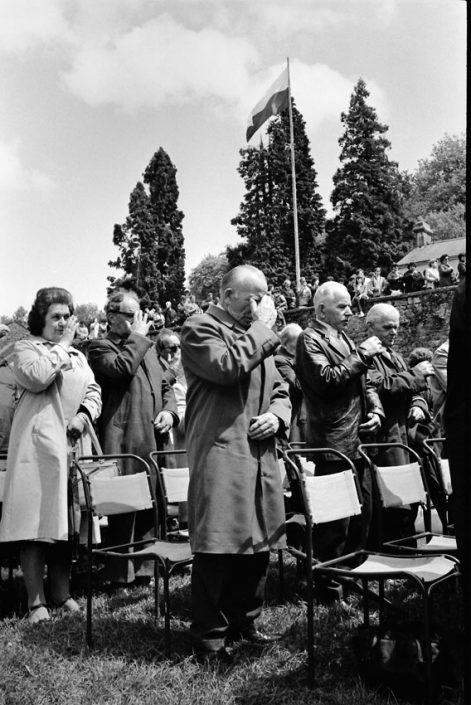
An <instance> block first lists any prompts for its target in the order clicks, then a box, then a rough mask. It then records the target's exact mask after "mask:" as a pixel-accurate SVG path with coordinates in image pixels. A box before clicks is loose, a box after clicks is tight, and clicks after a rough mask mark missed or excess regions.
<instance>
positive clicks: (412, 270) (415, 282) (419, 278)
mask: <svg viewBox="0 0 471 705" xmlns="http://www.w3.org/2000/svg"><path fill="white" fill-rule="evenodd" d="M402 281H403V283H404V291H405V293H406V294H410V293H412V292H413V291H420V290H421V289H423V286H424V277H423V275H422V274H421V273H420V272H419V270H418V269H417V267H416V264H415V262H409V264H408V265H407V271H406V272H405V273H404V276H403V277H402Z"/></svg>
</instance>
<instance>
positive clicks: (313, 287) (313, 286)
mask: <svg viewBox="0 0 471 705" xmlns="http://www.w3.org/2000/svg"><path fill="white" fill-rule="evenodd" d="M319 281H320V277H319V275H318V274H317V273H315V274H313V275H312V284H311V300H310V302H309V306H312V302H313V299H314V294H315V293H316V291H317V289H318V287H319Z"/></svg>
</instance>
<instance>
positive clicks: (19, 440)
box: [0, 287, 101, 623]
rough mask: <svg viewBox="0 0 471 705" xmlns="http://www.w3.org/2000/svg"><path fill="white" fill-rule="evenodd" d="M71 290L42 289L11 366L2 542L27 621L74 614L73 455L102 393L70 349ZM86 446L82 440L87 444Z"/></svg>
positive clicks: (73, 326) (81, 451)
mask: <svg viewBox="0 0 471 705" xmlns="http://www.w3.org/2000/svg"><path fill="white" fill-rule="evenodd" d="M73 313H74V305H73V301H72V296H71V294H70V293H69V292H68V291H67V290H66V289H61V288H59V287H48V288H44V289H40V290H39V291H38V293H37V294H36V298H35V301H34V303H33V306H32V309H31V311H30V313H29V316H28V329H29V331H30V333H31V334H32V335H33V336H34V337H33V338H31V339H29V340H20V341H19V342H17V343H15V345H14V348H13V352H12V353H11V355H10V357H9V363H10V365H11V369H12V370H13V374H14V378H15V383H16V385H17V387H18V390H19V401H18V405H17V407H16V410H15V414H14V417H13V422H12V427H11V434H10V441H9V446H8V461H7V472H6V478H5V494H4V499H3V514H2V520H1V522H0V541H2V542H3V541H6V542H11V541H14V542H18V544H19V546H20V560H21V569H22V572H23V578H24V581H25V586H26V592H27V595H28V608H29V613H28V621H29V622H32V623H36V622H42V621H44V620H48V619H50V614H49V610H48V605H47V602H46V595H45V590H44V568H45V565H46V563H47V566H48V580H49V590H50V599H51V602H52V605H53V606H56V607H60V608H62V609H63V610H65V611H68V612H76V611H78V609H79V606H78V604H77V603H76V602H75V600H74V599H72V597H71V596H70V592H69V574H70V566H71V545H70V543H69V540H68V539H69V521H68V477H69V466H68V453H69V452H70V450H71V448H72V446H73V445H75V444H76V443H77V442H79V441H80V443H79V448H78V452H79V454H80V455H83V454H85V455H88V454H89V453H90V452H91V446H90V444H89V443H88V447H86V445H85V444H86V440H85V438H84V437H86V436H87V432H86V429H87V423H88V422H90V423H91V422H93V421H94V420H95V419H96V418H97V416H98V415H99V413H100V410H101V398H100V388H99V386H98V385H97V384H96V382H95V379H94V377H93V373H92V371H91V369H90V367H89V366H88V363H87V360H86V358H85V357H84V356H83V355H82V353H80V352H79V351H78V350H76V349H75V348H73V347H72V342H73V340H74V337H75V332H76V328H77V319H76V318H75V316H74V315H73ZM82 439H84V440H83V441H82Z"/></svg>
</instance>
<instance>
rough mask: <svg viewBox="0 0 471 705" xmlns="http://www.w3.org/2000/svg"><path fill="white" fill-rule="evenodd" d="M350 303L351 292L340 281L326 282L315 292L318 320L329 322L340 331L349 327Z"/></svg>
mask: <svg viewBox="0 0 471 705" xmlns="http://www.w3.org/2000/svg"><path fill="white" fill-rule="evenodd" d="M350 305H351V300H350V294H349V293H348V290H347V288H346V287H345V286H344V285H343V284H340V283H339V282H325V283H324V284H321V285H320V287H319V288H318V289H317V290H316V293H315V294H314V309H315V311H316V318H317V320H318V321H322V322H323V323H328V324H329V325H330V326H332V328H335V330H338V331H341V330H343V329H345V328H346V327H347V323H348V319H349V318H350V316H351V315H352V309H351V308H350Z"/></svg>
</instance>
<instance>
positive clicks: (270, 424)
mask: <svg viewBox="0 0 471 705" xmlns="http://www.w3.org/2000/svg"><path fill="white" fill-rule="evenodd" d="M279 427H280V420H279V418H278V417H277V416H275V414H272V413H271V412H270V411H267V412H266V413H265V414H261V415H260V416H254V417H253V418H252V419H251V421H250V426H249V430H248V436H249V438H251V439H252V440H253V441H261V440H263V439H264V438H270V436H274V435H275V433H276V432H277V431H278V429H279Z"/></svg>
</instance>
